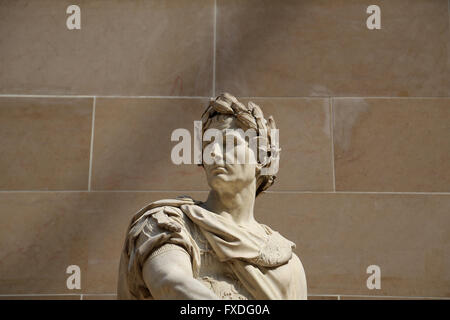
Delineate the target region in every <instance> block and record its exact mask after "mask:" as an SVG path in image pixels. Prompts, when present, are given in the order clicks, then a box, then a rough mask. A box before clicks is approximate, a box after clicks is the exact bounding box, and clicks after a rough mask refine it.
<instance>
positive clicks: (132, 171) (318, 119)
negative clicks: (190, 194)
mask: <svg viewBox="0 0 450 320" xmlns="http://www.w3.org/2000/svg"><path fill="white" fill-rule="evenodd" d="M248 100H250V99H242V101H243V102H245V103H247V102H248ZM251 100H252V101H254V102H256V103H258V104H260V105H261V106H262V107H263V111H264V115H265V116H269V115H273V116H274V119H275V121H276V124H277V126H278V128H279V129H280V146H281V149H282V151H281V160H280V170H279V172H278V178H277V180H276V182H275V184H274V185H273V187H271V190H308V191H323V190H325V191H331V190H332V189H333V177H332V160H331V136H330V107H329V101H328V99H319V98H312V99H270V98H269V99H253V98H252V99H251ZM206 104H207V100H206V99H104V98H100V99H97V102H96V120H95V138H94V156H93V179H92V183H93V188H94V189H97V190H106V189H107V190H118V189H119V190H120V189H122V190H207V189H208V187H207V185H206V183H205V182H204V173H203V169H201V168H199V167H197V166H196V165H174V164H172V162H171V160H170V152H171V150H172V148H173V146H175V145H176V142H171V141H170V136H171V133H172V131H173V130H175V129H177V128H186V129H188V130H189V131H190V132H191V135H192V134H193V121H194V120H200V115H201V113H202V111H203V109H204V108H205V106H206ZM174 114H177V115H180V116H174ZM155 150H158V152H155ZM155 167H156V168H158V169H157V170H150V168H155ZM167 177H170V178H167Z"/></svg>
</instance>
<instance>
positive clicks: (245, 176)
mask: <svg viewBox="0 0 450 320" xmlns="http://www.w3.org/2000/svg"><path fill="white" fill-rule="evenodd" d="M208 129H217V130H219V131H221V132H222V146H220V145H219V143H218V141H215V140H213V141H211V142H204V143H203V149H205V148H206V147H208V149H209V150H212V151H213V154H212V156H213V157H214V162H213V163H212V164H206V163H204V164H203V167H204V169H205V173H206V178H207V180H208V184H209V186H210V187H211V188H212V189H214V190H218V191H219V190H220V192H221V193H222V192H231V193H233V192H238V191H239V190H240V189H242V188H244V187H245V186H247V185H248V184H250V183H252V182H254V181H256V174H257V171H256V170H257V164H256V155H255V153H254V152H253V150H252V149H251V148H250V147H249V143H248V141H246V138H245V136H244V134H243V131H242V130H245V129H244V128H241V127H240V126H239V125H238V122H237V121H236V118H234V117H230V116H223V115H219V116H215V117H214V118H213V119H212V122H211V124H210V125H209V126H208ZM237 129H241V130H237ZM233 138H234V144H231V146H230V144H229V142H228V143H227V146H225V143H226V141H230V140H231V139H233ZM227 150H228V152H226V151H227ZM233 157H234V158H233ZM240 157H241V159H245V161H243V163H237V161H236V160H237V159H239V158H240ZM233 159H234V163H233V161H232V160H233Z"/></svg>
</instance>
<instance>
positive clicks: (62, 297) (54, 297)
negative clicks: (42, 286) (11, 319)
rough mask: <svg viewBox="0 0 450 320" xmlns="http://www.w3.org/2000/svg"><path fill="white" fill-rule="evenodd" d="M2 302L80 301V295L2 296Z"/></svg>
mask: <svg viewBox="0 0 450 320" xmlns="http://www.w3.org/2000/svg"><path fill="white" fill-rule="evenodd" d="M0 300H80V295H78V294H74V295H71V294H68V295H63V294H61V295H26V294H25V295H16V296H0Z"/></svg>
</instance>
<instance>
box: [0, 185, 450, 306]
mask: <svg viewBox="0 0 450 320" xmlns="http://www.w3.org/2000/svg"><path fill="white" fill-rule="evenodd" d="M178 194H179V193H176V192H171V193H155V192H93V193H87V192H83V193H78V192H69V193H53V192H50V193H48V192H45V193H7V194H5V193H2V194H0V212H13V213H14V214H11V215H5V216H4V217H2V224H1V225H0V252H1V259H0V288H1V292H0V294H17V293H30V292H32V293H55V292H58V293H73V291H72V290H68V289H67V288H66V286H65V283H66V279H67V275H66V273H65V269H66V267H67V266H68V265H70V264H78V265H79V266H80V267H81V272H82V278H81V285H82V293H96V294H104V293H114V292H115V290H116V285H117V271H118V262H119V254H120V251H121V249H122V245H123V239H124V236H125V231H126V230H125V228H126V225H127V223H128V222H129V219H130V218H131V215H132V214H133V212H134V211H136V210H137V209H139V208H141V207H143V206H144V205H145V204H147V203H148V202H151V201H155V200H158V199H163V198H171V197H175V196H176V195H178ZM191 195H192V196H193V197H194V198H196V199H200V200H205V199H206V195H207V194H206V193H204V192H203V193H191ZM280 208H282V209H280ZM449 209H450V197H449V196H445V195H393V194H378V195H376V194H373V195H371V194H332V193H329V194H307V193H306V194H274V193H266V194H263V195H261V196H260V197H258V199H257V201H256V208H255V217H256V220H257V221H259V222H262V223H266V224H268V225H270V226H271V227H272V228H273V229H274V230H276V231H279V232H280V233H282V234H283V235H284V236H286V237H287V238H288V239H290V240H292V241H294V242H296V244H297V249H296V253H297V254H298V255H299V256H300V257H301V259H302V263H303V266H304V268H305V272H306V276H307V279H308V290H309V293H310V294H321V295H327V294H329V295H330V294H347V295H388V296H415V297H422V296H430V297H448V296H449V295H450V293H449V292H448V288H449V287H450V286H449V282H450V276H449V274H448V270H450V266H449V261H450V259H449V256H448V253H449V252H450V250H449V249H450V248H449V230H448V225H449V223H448V222H449V221H448V219H449V217H448V212H449ZM23 221H27V223H23ZM30 261H31V263H32V265H33V267H32V268H31V267H30V266H29V265H30ZM370 264H377V265H379V266H380V268H381V272H382V282H381V288H382V289H381V290H377V291H376V292H374V290H368V289H367V287H366V279H367V277H368V275H367V274H366V268H367V266H368V265H370Z"/></svg>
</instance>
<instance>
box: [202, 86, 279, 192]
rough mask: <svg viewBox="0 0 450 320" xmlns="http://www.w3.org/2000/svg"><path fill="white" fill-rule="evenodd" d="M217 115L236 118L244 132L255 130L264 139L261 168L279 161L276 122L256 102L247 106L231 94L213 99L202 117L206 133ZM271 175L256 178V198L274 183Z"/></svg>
mask: <svg viewBox="0 0 450 320" xmlns="http://www.w3.org/2000/svg"><path fill="white" fill-rule="evenodd" d="M217 115H226V116H230V117H235V118H236V119H237V121H238V123H239V124H240V125H241V127H242V128H243V129H244V130H247V129H254V130H255V131H256V134H257V137H263V138H265V139H264V140H259V141H265V143H264V144H265V145H263V146H261V145H259V146H258V149H261V148H262V149H263V150H264V154H265V156H266V158H265V159H264V160H265V161H264V162H263V163H262V162H261V159H260V158H259V156H258V163H259V164H260V165H261V168H270V167H271V166H272V165H274V162H275V161H276V162H277V164H276V165H277V166H278V161H279V152H280V151H281V149H279V147H278V145H277V142H278V141H276V139H275V137H273V135H272V131H271V129H276V125H275V120H274V119H273V117H272V116H270V117H268V118H267V120H266V119H264V114H263V112H262V110H261V108H260V107H259V106H258V105H257V104H255V103H254V102H251V101H250V102H249V103H248V105H247V106H246V105H245V104H243V103H241V102H239V101H238V99H237V98H236V97H234V96H233V95H231V94H229V93H223V94H221V95H219V96H217V98H216V99H212V100H211V101H210V103H209V105H208V107H207V108H206V110H205V112H204V113H203V115H202V128H203V132H202V134H204V132H205V131H206V130H207V129H208V128H209V125H210V124H211V121H212V118H213V117H215V116H217ZM269 173H270V174H265V175H261V174H258V175H257V177H256V196H258V195H259V194H260V193H261V192H262V191H264V190H266V189H268V188H269V187H270V186H271V185H272V184H273V183H274V182H275V178H276V175H275V173H276V172H275V173H274V172H270V171H269Z"/></svg>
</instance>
